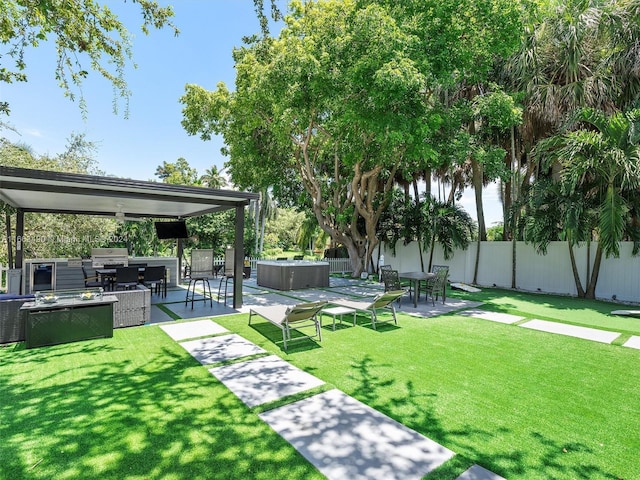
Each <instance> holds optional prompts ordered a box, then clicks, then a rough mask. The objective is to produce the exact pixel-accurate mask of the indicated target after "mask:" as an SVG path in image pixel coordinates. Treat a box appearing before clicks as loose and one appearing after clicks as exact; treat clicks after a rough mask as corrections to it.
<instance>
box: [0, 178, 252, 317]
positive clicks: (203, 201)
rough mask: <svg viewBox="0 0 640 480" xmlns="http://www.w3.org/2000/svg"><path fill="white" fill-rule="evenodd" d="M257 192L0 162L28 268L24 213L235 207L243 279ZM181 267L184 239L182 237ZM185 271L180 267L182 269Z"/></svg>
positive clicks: (154, 214)
mask: <svg viewBox="0 0 640 480" xmlns="http://www.w3.org/2000/svg"><path fill="white" fill-rule="evenodd" d="M258 198H259V195H258V194H255V193H249V192H239V191H235V190H217V189H212V188H204V187H193V186H184V185H172V184H167V183H157V182H150V181H141V180H131V179H125V178H116V177H103V176H95V175H85V174H76V173H63V172H53V171H47V170H33V169H26V168H17V167H9V166H0V200H2V201H3V202H5V203H7V204H8V205H10V206H12V207H15V208H16V211H17V215H16V228H15V230H16V236H15V251H16V254H15V259H14V262H13V263H14V266H15V268H18V269H21V268H23V261H24V259H23V239H24V238H25V235H24V213H25V212H38V213H63V214H82V215H103V216H108V217H116V216H117V215H118V216H120V217H121V218H125V219H126V218H127V217H148V218H161V219H175V220H181V219H186V218H189V217H197V216H200V215H205V214H208V213H217V212H222V211H225V210H230V209H234V210H235V256H234V277H235V278H237V279H242V273H243V259H244V248H243V233H244V207H245V206H247V205H249V203H250V202H251V201H252V200H257V199H258ZM177 243H178V248H177V257H178V270H179V272H181V271H182V253H183V244H182V240H181V239H177ZM179 275H180V273H179ZM241 306H242V281H238V282H234V286H233V307H234V308H237V309H238V308H240V307H241Z"/></svg>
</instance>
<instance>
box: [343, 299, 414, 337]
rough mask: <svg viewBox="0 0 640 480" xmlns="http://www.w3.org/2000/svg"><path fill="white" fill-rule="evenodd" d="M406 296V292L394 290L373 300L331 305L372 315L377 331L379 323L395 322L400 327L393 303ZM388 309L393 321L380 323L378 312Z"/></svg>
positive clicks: (388, 321) (374, 327) (349, 301)
mask: <svg viewBox="0 0 640 480" xmlns="http://www.w3.org/2000/svg"><path fill="white" fill-rule="evenodd" d="M404 294H405V291H404V290H392V291H389V292H385V293H381V294H380V295H378V296H376V297H375V298H374V299H373V300H365V301H362V300H347V299H341V300H332V301H331V303H332V304H334V305H339V306H341V307H347V308H352V309H354V310H356V311H358V312H364V313H368V314H370V315H371V326H372V327H373V329H374V330H376V324H378V323H390V322H393V323H395V324H396V325H398V320H397V319H396V308H395V307H394V306H393V302H395V301H396V300H398V299H399V298H400V297H402V295H404ZM383 308H384V309H387V310H390V311H391V314H392V319H391V320H385V321H380V320H378V313H377V311H378V310H380V309H383Z"/></svg>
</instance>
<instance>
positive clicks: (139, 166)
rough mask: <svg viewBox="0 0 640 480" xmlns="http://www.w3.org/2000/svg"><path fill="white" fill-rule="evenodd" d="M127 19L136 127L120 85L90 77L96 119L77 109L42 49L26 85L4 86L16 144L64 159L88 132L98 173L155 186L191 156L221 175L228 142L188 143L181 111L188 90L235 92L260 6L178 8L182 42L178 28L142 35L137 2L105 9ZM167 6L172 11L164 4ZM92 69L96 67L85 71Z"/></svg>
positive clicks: (187, 2)
mask: <svg viewBox="0 0 640 480" xmlns="http://www.w3.org/2000/svg"><path fill="white" fill-rule="evenodd" d="M106 3H107V4H109V5H110V7H111V8H112V9H113V10H114V11H115V12H116V13H117V14H118V15H119V17H120V19H121V20H122V21H123V23H124V24H125V25H126V26H127V28H128V29H129V31H130V33H132V34H133V35H134V38H133V57H134V61H135V63H136V64H137V66H138V68H137V69H133V68H130V69H128V70H127V72H126V80H127V83H128V85H129V89H130V90H131V92H132V95H131V98H130V100H129V118H128V119H125V118H124V110H125V103H124V101H123V100H122V99H118V104H119V107H120V113H119V114H118V115H114V114H113V101H114V98H115V97H114V93H113V88H112V86H111V84H110V83H109V82H108V81H106V80H104V79H103V78H102V77H101V76H100V75H99V74H97V73H95V72H93V71H90V76H89V78H88V79H87V80H86V81H85V83H84V84H83V88H82V92H83V95H84V98H85V99H86V102H87V108H88V112H87V118H86V120H85V119H83V118H82V113H81V111H80V108H79V105H78V102H77V101H76V102H71V101H70V100H69V99H68V98H66V97H65V96H64V94H63V90H62V89H61V88H60V87H59V86H58V84H57V81H56V79H55V77H54V70H55V59H56V57H55V51H54V50H53V47H52V46H51V45H43V46H40V47H38V48H37V49H31V50H29V51H28V52H27V56H26V61H27V65H28V69H27V75H28V82H27V83H15V84H11V85H7V84H0V100H2V101H7V102H9V104H10V108H11V115H10V117H9V118H8V123H10V124H11V125H12V126H13V127H15V128H16V130H17V131H18V133H19V135H18V134H13V133H11V132H10V131H7V130H5V131H4V132H3V134H4V136H5V137H7V138H9V139H10V140H12V141H17V142H22V143H25V144H27V145H30V146H31V147H32V148H33V149H34V151H35V152H36V153H37V154H41V155H43V154H50V155H55V154H58V153H62V152H63V151H64V150H65V145H66V142H67V139H68V138H69V136H70V135H71V133H72V132H75V133H85V134H86V138H87V140H90V141H93V142H96V143H97V145H98V151H97V153H96V159H97V161H98V164H99V168H100V169H101V170H103V171H105V172H106V173H107V174H110V175H116V176H119V177H128V178H133V179H137V180H153V179H157V178H156V177H155V175H154V174H155V170H156V168H157V167H158V166H159V165H161V164H162V163H163V162H164V161H166V162H175V161H176V160H177V159H178V158H179V157H184V158H185V159H186V160H187V161H188V162H189V164H190V165H191V166H192V167H195V168H196V169H197V170H198V173H200V174H202V173H204V171H205V170H206V169H207V168H210V167H211V166H212V165H217V166H218V168H222V165H223V162H224V158H223V157H222V155H221V154H220V147H221V146H222V142H221V141H220V140H212V141H209V142H204V141H202V140H200V139H199V138H198V137H197V136H196V137H193V136H189V135H187V133H186V132H185V131H184V129H183V128H182V126H181V125H180V121H181V119H182V113H181V109H182V105H181V104H180V103H179V102H178V100H179V98H180V97H181V96H182V95H183V94H184V87H185V85H186V84H187V83H195V84H198V85H200V86H202V87H205V88H207V89H210V90H213V89H215V87H216V84H217V83H218V82H220V81H223V82H225V83H226V84H227V85H228V86H229V88H231V89H232V88H233V84H234V78H235V70H234V68H233V60H232V58H231V52H232V49H233V47H234V46H240V45H241V43H242V42H241V39H242V37H243V36H245V35H250V34H253V33H257V32H258V31H259V24H258V20H257V18H256V15H255V12H254V9H253V1H252V0H178V1H176V2H174V3H173V8H174V11H175V17H174V23H175V24H176V26H177V27H178V28H179V29H180V32H181V33H180V35H179V36H178V37H175V36H174V35H173V34H172V32H171V31H170V30H169V29H163V30H152V31H151V32H150V34H149V35H148V36H145V35H144V34H143V33H142V32H141V31H140V29H139V25H140V24H141V23H142V17H141V16H140V15H139V13H138V11H139V9H138V7H137V5H135V4H132V3H131V2H128V3H126V4H123V3H122V2H121V1H118V2H115V1H109V2H106ZM160 4H162V5H166V4H167V3H166V2H163V1H160ZM85 69H87V70H89V65H88V64H87V65H86V66H85Z"/></svg>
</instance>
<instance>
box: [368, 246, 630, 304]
mask: <svg viewBox="0 0 640 480" xmlns="http://www.w3.org/2000/svg"><path fill="white" fill-rule="evenodd" d="M632 247H633V244H632V243H631V242H623V243H622V244H621V246H620V258H605V257H603V258H602V264H601V267H600V274H599V276H598V284H597V287H596V297H597V298H599V299H602V300H617V301H621V302H631V303H640V256H637V257H634V256H632V255H631V251H632ZM476 248H477V243H472V244H471V245H470V246H469V248H468V249H467V250H457V251H455V252H454V255H453V257H452V258H450V259H448V260H445V258H444V255H443V252H442V248H441V247H440V246H436V248H435V250H434V255H433V264H434V265H448V266H449V272H450V273H449V279H450V280H451V282H462V283H469V284H470V283H472V282H473V272H474V266H475V259H476ZM596 248H597V243H596V242H592V243H591V247H590V248H587V245H586V244H583V245H581V246H580V247H577V248H574V253H575V258H576V265H577V269H578V272H579V275H580V277H581V281H582V286H583V288H585V289H586V286H587V268H588V266H587V263H588V262H587V258H588V256H589V255H590V261H589V263H590V266H589V268H590V269H592V268H593V260H594V257H595V252H596ZM381 254H382V255H384V263H385V264H388V265H392V266H393V268H394V270H398V271H399V272H408V271H416V270H422V269H423V268H424V270H425V271H426V270H427V268H428V267H429V252H423V253H422V259H421V257H420V253H419V251H418V246H417V244H416V243H415V242H414V243H411V244H409V245H407V246H403V245H397V248H396V255H393V254H392V253H391V251H390V250H387V249H385V248H384V247H383V248H382V252H381ZM512 258H513V244H512V243H511V242H482V243H481V245H480V261H479V265H478V281H477V284H478V285H479V286H487V287H491V286H497V287H504V288H511V277H512V269H513V262H512ZM589 271H591V270H589ZM516 288H517V289H519V290H525V291H531V292H544V293H557V294H561V295H574V296H575V295H576V294H577V290H576V285H575V281H574V278H573V273H572V271H571V262H570V259H569V249H568V246H567V243H566V242H552V243H551V244H550V245H549V247H548V249H547V254H546V255H541V254H538V253H536V251H535V249H534V247H533V246H532V245H528V244H526V243H524V242H517V243H516Z"/></svg>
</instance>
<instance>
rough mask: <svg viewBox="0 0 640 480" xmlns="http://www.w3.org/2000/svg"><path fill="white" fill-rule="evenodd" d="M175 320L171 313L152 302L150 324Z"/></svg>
mask: <svg viewBox="0 0 640 480" xmlns="http://www.w3.org/2000/svg"><path fill="white" fill-rule="evenodd" d="M173 321H175V318H173V317H172V316H171V315H169V314H168V313H167V312H165V311H164V310H162V309H161V308H160V307H158V306H157V305H153V304H151V315H150V318H149V323H150V324H152V325H153V324H155V323H166V322H173Z"/></svg>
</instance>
